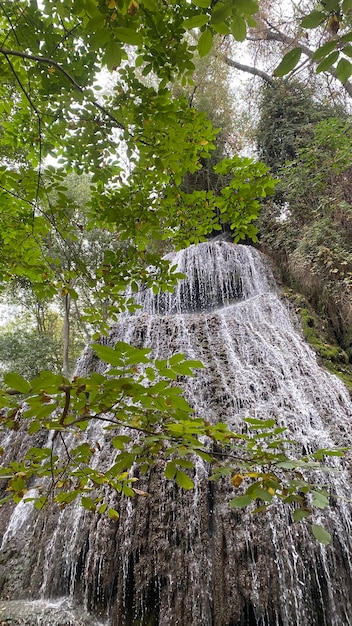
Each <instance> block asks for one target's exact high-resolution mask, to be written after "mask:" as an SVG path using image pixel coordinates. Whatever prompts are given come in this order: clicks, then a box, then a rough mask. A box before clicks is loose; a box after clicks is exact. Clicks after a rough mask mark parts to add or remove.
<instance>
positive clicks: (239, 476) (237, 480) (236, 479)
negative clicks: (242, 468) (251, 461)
mask: <svg viewBox="0 0 352 626" xmlns="http://www.w3.org/2000/svg"><path fill="white" fill-rule="evenodd" d="M242 481H243V476H242V474H235V475H234V476H232V478H231V482H232V484H233V486H234V487H239V486H240V484H241V483H242Z"/></svg>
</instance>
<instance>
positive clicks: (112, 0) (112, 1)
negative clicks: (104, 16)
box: [106, 0, 116, 9]
mask: <svg viewBox="0 0 352 626" xmlns="http://www.w3.org/2000/svg"><path fill="white" fill-rule="evenodd" d="M106 6H107V7H108V9H116V0H107V2H106Z"/></svg>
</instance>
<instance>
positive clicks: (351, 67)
mask: <svg viewBox="0 0 352 626" xmlns="http://www.w3.org/2000/svg"><path fill="white" fill-rule="evenodd" d="M351 74H352V63H351V62H350V61H348V60H347V59H340V60H339V62H338V64H337V68H336V75H337V78H338V79H339V80H340V81H341V82H342V84H344V83H346V82H347V81H348V79H349V77H350V76H351Z"/></svg>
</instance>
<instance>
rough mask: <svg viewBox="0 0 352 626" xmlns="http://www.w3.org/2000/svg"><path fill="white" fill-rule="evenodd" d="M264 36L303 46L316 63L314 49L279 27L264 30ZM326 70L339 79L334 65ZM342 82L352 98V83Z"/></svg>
mask: <svg viewBox="0 0 352 626" xmlns="http://www.w3.org/2000/svg"><path fill="white" fill-rule="evenodd" d="M263 36H264V38H265V39H266V40H267V41H277V42H280V43H285V44H287V45H289V46H294V47H296V48H298V47H299V48H301V50H302V52H303V54H305V55H306V56H307V57H308V58H309V59H310V60H311V61H312V62H313V63H316V61H315V59H314V58H313V55H314V50H311V49H310V48H308V46H306V45H305V44H302V43H300V42H297V41H296V40H295V39H294V38H293V37H289V35H285V33H282V32H281V31H279V30H278V29H277V28H276V29H275V31H274V30H272V29H270V28H268V29H267V30H266V31H264V33H263ZM325 71H326V72H327V73H328V74H331V76H333V77H334V78H336V80H338V78H337V73H336V69H335V68H334V67H330V68H328V69H327V70H325ZM341 84H342V86H343V88H344V89H345V91H346V92H347V93H348V95H349V96H350V97H351V98H352V83H350V82H349V81H346V82H345V83H341Z"/></svg>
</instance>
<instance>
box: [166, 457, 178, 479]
mask: <svg viewBox="0 0 352 626" xmlns="http://www.w3.org/2000/svg"><path fill="white" fill-rule="evenodd" d="M176 471H177V467H176V465H175V463H174V462H173V461H169V462H168V463H167V465H166V467H165V470H164V476H165V478H168V479H169V480H173V479H174V478H175V475H176Z"/></svg>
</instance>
